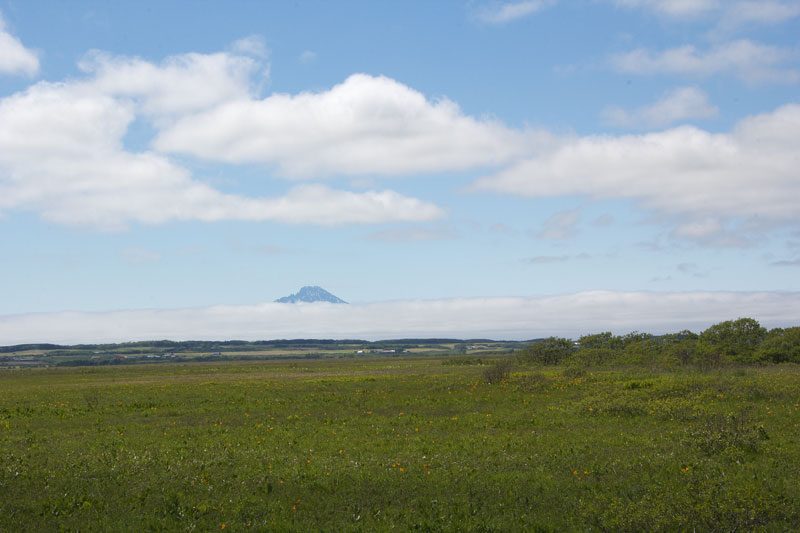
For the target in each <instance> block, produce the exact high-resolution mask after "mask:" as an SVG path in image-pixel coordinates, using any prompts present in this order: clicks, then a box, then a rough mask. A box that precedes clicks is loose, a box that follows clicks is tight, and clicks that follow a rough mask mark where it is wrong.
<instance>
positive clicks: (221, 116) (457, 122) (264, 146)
mask: <svg viewBox="0 0 800 533" xmlns="http://www.w3.org/2000/svg"><path fill="white" fill-rule="evenodd" d="M544 137H546V136H544ZM533 140H534V139H533V138H532V134H529V133H524V132H520V131H516V130H511V129H508V128H507V127H506V126H504V125H503V124H501V123H500V122H498V121H495V120H491V119H481V120H479V119H475V118H473V117H470V116H467V115H464V114H463V113H462V112H461V110H460V109H459V107H458V106H457V105H456V104H455V103H453V102H451V101H450V100H447V99H441V100H437V101H431V100H428V99H427V98H426V97H425V96H424V95H423V94H421V93H419V92H417V91H415V90H413V89H411V88H409V87H407V86H405V85H403V84H401V83H399V82H397V81H395V80H392V79H390V78H386V77H383V76H369V75H366V74H354V75H352V76H350V77H349V78H347V80H345V81H344V82H343V83H341V84H339V85H336V86H334V87H333V88H331V89H329V90H327V91H323V92H318V93H300V94H297V95H288V94H273V95H271V96H268V97H267V98H264V99H261V100H258V99H247V98H240V99H234V100H230V101H227V102H225V103H222V104H220V105H219V106H216V107H214V108H213V109H210V110H208V111H204V112H201V113H196V114H192V115H188V116H186V117H183V118H181V119H180V120H178V121H177V122H175V123H174V124H173V125H171V126H170V127H167V128H165V129H163V130H162V131H161V132H160V133H159V135H158V136H157V138H156V139H155V141H154V146H155V147H156V149H158V150H160V151H162V152H168V153H179V154H189V155H192V156H195V157H199V158H207V159H213V160H217V161H224V162H228V163H264V164H269V165H274V166H276V167H277V168H278V170H279V172H281V173H282V174H283V175H285V176H288V177H299V178H307V177H309V176H324V175H334V174H348V175H364V174H383V175H397V174H409V173H421V172H439V171H452V170H464V169H470V168H475V167H489V166H497V165H501V164H504V163H507V162H508V161H510V160H512V159H513V158H515V157H518V156H519V155H521V154H523V153H529V152H530V150H531V145H532V143H533Z"/></svg>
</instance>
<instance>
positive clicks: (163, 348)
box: [0, 339, 498, 355]
mask: <svg viewBox="0 0 800 533" xmlns="http://www.w3.org/2000/svg"><path fill="white" fill-rule="evenodd" d="M491 342H498V341H492V340H489V339H468V340H464V339H393V340H381V341H365V340H360V339H341V340H335V339H276V340H260V341H243V340H228V341H170V340H158V341H137V342H120V343H114V344H75V345H62V344H17V345H14V346H0V353H16V352H24V351H35V350H39V351H47V352H50V355H74V354H76V353H79V352H86V353H89V352H105V353H115V354H136V353H142V352H152V351H153V350H158V351H160V352H162V353H163V352H225V351H258V350H264V349H269V348H275V349H292V348H295V349H320V350H322V349H328V350H330V349H336V348H337V347H342V348H344V347H353V346H358V347H363V348H365V349H374V350H388V349H404V348H413V347H417V346H425V347H427V348H430V347H433V346H436V347H440V348H444V347H445V345H447V344H454V343H472V344H478V343H491Z"/></svg>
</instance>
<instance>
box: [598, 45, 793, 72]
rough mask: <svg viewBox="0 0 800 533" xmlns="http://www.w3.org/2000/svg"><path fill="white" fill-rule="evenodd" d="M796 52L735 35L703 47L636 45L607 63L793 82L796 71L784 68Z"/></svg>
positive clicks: (625, 67) (643, 69) (632, 68)
mask: <svg viewBox="0 0 800 533" xmlns="http://www.w3.org/2000/svg"><path fill="white" fill-rule="evenodd" d="M795 56H796V53H795V52H793V51H790V50H788V49H785V48H781V47H778V46H771V45H765V44H760V43H756V42H753V41H751V40H749V39H739V40H736V41H730V42H725V43H720V44H716V45H714V46H712V47H711V48H709V49H707V50H698V49H697V48H696V47H695V46H694V45H688V44H687V45H684V46H679V47H677V48H670V49H668V50H664V51H662V52H652V51H650V50H646V49H644V48H639V49H636V50H633V51H631V52H627V53H624V54H619V55H616V56H614V57H612V58H611V66H612V67H613V68H615V69H616V70H618V71H620V72H627V73H631V74H642V75H649V74H685V75H691V76H701V77H704V76H710V75H716V74H730V75H733V76H736V77H738V78H739V79H741V80H742V81H745V82H747V83H768V82H774V83H796V82H797V81H799V80H800V71H798V70H797V69H792V68H784V65H785V64H786V63H787V62H788V61H789V60H791V59H792V58H793V57H795Z"/></svg>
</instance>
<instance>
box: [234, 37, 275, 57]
mask: <svg viewBox="0 0 800 533" xmlns="http://www.w3.org/2000/svg"><path fill="white" fill-rule="evenodd" d="M231 49H232V50H233V51H234V52H236V53H237V54H244V55H250V56H253V57H258V58H260V59H266V58H267V57H268V56H269V49H268V48H267V41H266V40H265V39H264V37H262V36H261V35H251V36H249V37H245V38H243V39H239V40H238V41H236V42H235V43H233V46H232V47H231Z"/></svg>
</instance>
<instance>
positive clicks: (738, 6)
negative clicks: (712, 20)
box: [719, 0, 800, 31]
mask: <svg viewBox="0 0 800 533" xmlns="http://www.w3.org/2000/svg"><path fill="white" fill-rule="evenodd" d="M799 15H800V2H798V1H796V0H792V1H790V2H779V1H775V0H758V1H752V0H748V1H743V2H734V3H732V4H731V5H729V6H726V9H725V11H724V12H723V15H722V20H721V21H720V24H719V29H720V30H723V31H730V30H733V29H736V28H739V27H741V26H745V25H748V24H780V23H782V22H786V21H789V20H791V19H793V18H795V17H797V16H799Z"/></svg>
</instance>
